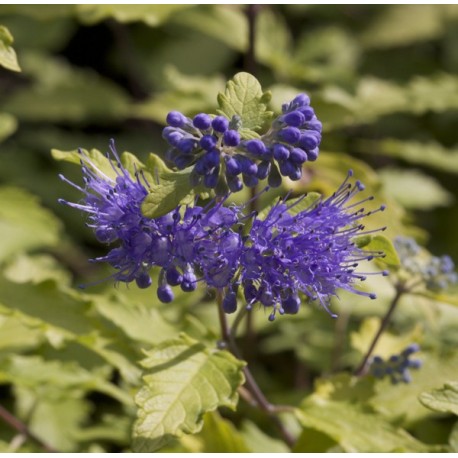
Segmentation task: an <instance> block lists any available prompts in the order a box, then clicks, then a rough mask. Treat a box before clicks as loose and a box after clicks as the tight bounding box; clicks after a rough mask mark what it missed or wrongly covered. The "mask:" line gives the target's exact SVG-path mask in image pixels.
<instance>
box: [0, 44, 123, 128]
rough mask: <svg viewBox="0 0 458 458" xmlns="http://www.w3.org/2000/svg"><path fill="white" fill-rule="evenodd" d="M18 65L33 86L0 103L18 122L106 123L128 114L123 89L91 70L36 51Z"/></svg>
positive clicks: (24, 56)
mask: <svg viewBox="0 0 458 458" xmlns="http://www.w3.org/2000/svg"><path fill="white" fill-rule="evenodd" d="M22 65H23V70H24V75H25V76H28V77H30V78H31V79H32V81H33V83H32V84H30V85H29V86H27V87H24V88H22V89H21V90H20V91H14V93H12V95H10V96H9V97H8V99H6V101H5V102H4V103H3V110H4V111H7V112H9V113H11V114H12V115H13V116H16V117H17V118H18V119H20V120H22V121H29V122H53V123H63V122H69V123H84V124H88V123H90V122H93V121H97V122H99V123H102V124H108V123H110V122H113V121H115V120H120V119H125V118H126V117H127V116H128V114H129V112H130V107H129V97H128V95H127V94H126V93H125V92H124V90H123V89H121V87H119V86H118V85H116V84H115V83H113V82H112V81H111V80H109V79H106V78H103V77H101V76H100V75H98V74H97V73H95V72H94V71H93V70H88V69H82V68H76V67H72V66H71V65H70V64H68V63H67V62H65V61H64V60H62V59H58V58H51V57H49V56H47V55H46V54H44V53H38V52H36V53H28V54H26V53H25V54H24V55H23V58H22Z"/></svg>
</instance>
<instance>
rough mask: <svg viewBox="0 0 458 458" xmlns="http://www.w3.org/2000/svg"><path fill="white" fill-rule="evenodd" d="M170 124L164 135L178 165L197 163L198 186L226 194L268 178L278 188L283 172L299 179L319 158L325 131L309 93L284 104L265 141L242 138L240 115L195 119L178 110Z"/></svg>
mask: <svg viewBox="0 0 458 458" xmlns="http://www.w3.org/2000/svg"><path fill="white" fill-rule="evenodd" d="M167 124H168V126H167V127H165V128H164V130H163V133H162V135H163V138H164V139H165V140H166V141H167V142H168V144H169V145H170V148H169V150H168V151H167V153H166V157H167V159H168V160H169V161H171V162H173V163H174V164H175V166H176V167H177V168H178V169H184V168H186V167H188V166H191V165H193V166H194V169H193V175H192V181H193V184H194V185H198V184H201V185H204V186H205V187H208V188H217V191H219V190H221V191H222V192H223V193H224V192H225V190H227V189H230V190H231V191H233V192H237V191H240V190H241V189H242V187H243V184H245V185H246V186H248V187H254V186H256V185H257V184H258V182H259V180H263V179H265V178H268V181H269V185H270V186H273V187H276V186H279V185H280V184H281V176H287V177H289V178H290V179H291V180H299V179H300V178H301V176H302V165H303V164H304V162H306V161H315V160H316V159H317V157H318V153H319V144H320V142H321V130H322V125H321V122H320V121H319V120H318V119H317V117H316V115H315V113H314V110H313V108H312V107H311V106H310V98H309V97H308V96H307V95H306V94H299V95H298V96H296V97H295V98H294V99H293V100H292V101H291V102H289V103H286V104H284V105H283V107H282V114H281V115H280V116H278V117H277V118H276V119H275V120H274V121H273V123H272V127H271V129H270V130H269V131H268V132H266V133H265V134H264V135H262V136H261V137H260V138H259V139H249V140H244V139H242V138H241V135H240V132H239V129H240V127H241V123H240V118H239V117H237V116H234V117H233V119H231V120H228V119H227V118H225V117H224V116H215V117H212V116H210V115H208V114H205V113H200V114H198V115H196V116H194V118H192V119H191V118H188V117H186V116H184V115H183V114H182V113H180V112H177V111H172V112H170V113H169V114H168V115H167Z"/></svg>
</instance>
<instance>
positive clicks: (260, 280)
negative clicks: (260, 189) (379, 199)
mask: <svg viewBox="0 0 458 458" xmlns="http://www.w3.org/2000/svg"><path fill="white" fill-rule="evenodd" d="M351 176H352V172H349V174H348V176H347V178H346V179H345V181H344V182H343V183H342V185H341V186H340V187H339V189H338V190H337V191H336V192H335V193H334V194H333V195H332V196H331V197H330V198H328V199H324V200H323V199H320V200H319V201H318V202H314V203H313V204H312V205H310V207H309V208H306V209H305V210H302V211H295V207H296V206H297V205H299V204H300V202H301V199H298V200H296V201H295V202H294V203H292V204H290V205H288V202H284V201H283V200H279V202H278V203H277V204H276V205H274V206H273V207H272V208H271V210H270V211H269V213H268V215H267V216H266V217H265V218H264V219H259V218H256V219H255V220H254V222H253V225H252V228H251V231H250V233H249V236H248V237H247V240H246V241H245V244H244V246H243V250H242V256H241V260H240V265H241V267H242V270H241V275H240V279H239V280H238V281H240V282H241V284H242V286H243V291H244V296H245V299H246V301H247V304H248V305H249V306H250V305H252V304H254V303H256V302H259V303H261V304H262V305H263V306H264V307H267V308H271V313H270V315H269V319H270V320H274V319H275V315H276V313H277V312H278V313H280V314H283V313H287V314H293V313H297V312H298V310H299V307H300V304H301V299H300V294H299V293H302V294H303V295H304V296H306V297H307V298H309V299H310V300H318V301H319V302H320V303H321V305H322V306H323V307H324V308H325V309H326V310H328V311H329V308H328V307H329V302H330V299H331V298H332V297H333V296H337V290H338V289H339V288H341V289H345V290H347V291H350V292H352V293H355V294H359V295H363V296H367V297H369V298H371V299H375V294H373V293H368V292H365V291H360V290H358V289H356V288H355V287H354V284H355V283H357V282H361V281H364V280H365V279H366V276H367V275H372V274H371V273H361V272H357V271H356V268H357V267H358V264H359V263H360V262H361V261H363V260H371V259H373V258H374V257H381V256H383V255H384V254H383V253H381V252H370V251H363V250H362V249H360V248H358V247H356V246H355V244H354V243H353V241H352V240H353V238H354V237H355V236H356V235H362V234H365V233H368V232H364V226H363V225H362V224H360V221H361V220H362V219H363V218H364V217H365V216H368V215H369V214H373V213H375V212H377V211H383V210H384V208H385V207H384V206H382V207H380V208H379V209H378V210H375V211H372V212H365V210H364V208H362V207H361V206H360V204H361V203H362V202H364V201H365V200H367V199H365V200H364V201H362V202H358V203H353V204H349V201H350V200H351V199H352V198H353V197H354V196H355V195H356V194H357V193H359V192H360V191H362V190H363V189H364V186H363V185H362V184H361V183H360V182H358V181H357V182H356V183H355V184H354V185H351V184H350V183H349V182H348V180H349V178H350V177H351ZM304 197H305V196H304ZM370 199H371V198H369V200H370ZM382 230H383V229H382ZM377 273H379V274H382V275H388V272H387V271H383V272H377Z"/></svg>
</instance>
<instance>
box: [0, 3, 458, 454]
mask: <svg viewBox="0 0 458 458" xmlns="http://www.w3.org/2000/svg"><path fill="white" fill-rule="evenodd" d="M256 14H257V19H256V29H255V31H256V35H255V38H256V40H255V56H256V62H257V66H256V76H257V78H258V79H259V81H260V82H261V83H262V85H263V88H264V90H267V89H269V90H271V91H272V96H273V97H272V108H273V109H274V110H275V111H279V110H280V107H281V104H282V103H283V102H285V101H287V100H289V99H290V98H291V97H292V96H294V95H296V94H297V93H299V92H307V93H309V94H310V95H311V97H312V106H313V107H314V108H315V110H316V113H317V115H318V117H319V119H320V120H322V122H323V124H324V136H323V143H322V148H321V151H322V153H321V155H320V158H319V160H318V161H317V163H314V164H312V165H310V166H307V167H306V170H305V173H304V179H303V180H301V181H300V182H296V183H292V182H289V183H286V184H285V186H284V189H287V188H293V189H294V190H295V192H297V193H302V192H304V191H309V190H317V191H321V192H323V193H325V194H329V193H330V192H332V191H333V190H334V189H335V188H336V186H337V185H338V184H339V183H340V182H341V181H342V179H343V177H344V176H345V174H346V172H347V170H348V169H349V168H352V169H354V171H355V176H356V177H357V178H358V179H360V180H361V181H363V182H364V183H365V184H366V185H367V193H368V194H369V193H371V194H375V195H376V203H375V204H374V205H379V204H380V203H381V202H385V203H387V204H388V210H387V212H385V213H383V214H378V215H377V217H374V220H373V222H372V224H373V225H374V227H378V226H384V225H388V230H387V235H388V236H389V237H394V236H395V235H398V234H404V235H412V236H414V237H416V238H417V240H419V241H420V242H422V243H423V244H425V245H426V246H427V248H428V249H429V250H430V251H431V252H433V253H436V254H443V253H448V254H450V255H451V256H452V257H453V258H454V259H455V260H458V241H457V237H456V234H457V232H458V211H457V210H458V186H457V176H458V144H457V138H458V137H457V128H456V126H457V125H458V76H457V74H458V7H457V6H455V5H421V6H413V5H385V6H376V5H373V6H371V5H366V6H361V5H348V6H343V5H342V6H317V5H281V6H280V5H279V6H258V7H257V13H256ZM0 25H2V26H4V28H2V29H0V66H1V67H3V68H1V67H0V142H1V143H0V184H1V187H0V238H1V242H0V263H2V264H1V265H2V276H1V280H0V281H1V284H0V358H1V361H2V362H1V365H0V383H1V384H2V387H1V394H2V395H3V396H2V398H4V399H6V403H7V405H8V406H10V408H11V410H13V411H15V412H16V414H17V415H18V416H19V417H20V418H22V419H23V420H24V421H26V422H27V423H28V424H29V426H30V427H31V428H32V430H33V431H35V432H36V434H37V435H39V436H40V437H42V438H44V439H45V441H46V442H47V443H49V444H51V445H52V446H53V447H56V448H58V449H60V450H63V451H104V450H107V451H113V450H115V451H116V450H121V449H124V448H126V447H128V446H129V441H130V432H129V428H130V424H131V422H132V419H133V416H134V410H133V404H132V400H131V394H132V390H133V388H132V387H134V386H136V383H138V377H139V373H140V372H139V371H140V369H139V367H138V366H137V365H136V361H138V360H139V359H140V358H141V352H140V349H141V348H145V347H148V346H151V345H155V344H157V343H158V342H161V341H162V340H164V339H167V338H169V337H171V336H174V335H175V334H176V333H177V332H178V331H180V330H185V331H186V332H187V333H188V334H190V335H191V336H194V337H199V338H205V339H209V341H212V339H213V340H214V339H215V336H216V335H217V332H218V326H217V322H216V314H215V313H214V302H213V301H214V298H213V297H211V295H209V294H205V292H203V291H198V292H197V293H195V294H190V295H186V296H185V295H181V296H180V297H179V298H178V299H177V301H176V306H175V307H173V308H172V307H170V306H165V305H163V304H157V303H156V301H155V298H154V297H153V296H154V294H153V293H152V292H151V291H149V290H148V291H146V292H144V291H139V290H137V289H135V288H132V289H131V290H129V291H125V289H124V288H121V290H120V291H114V290H112V286H111V285H110V284H108V285H107V284H102V285H100V286H98V287H95V288H94V289H92V290H90V293H91V294H85V293H81V292H79V291H75V290H74V289H72V288H71V285H72V284H76V283H78V282H86V283H88V282H92V281H94V280H97V279H99V278H103V277H104V275H105V273H109V272H108V271H105V272H103V271H102V269H100V268H99V267H97V268H95V267H94V266H91V265H89V264H88V263H87V261H86V259H87V258H88V257H93V256H94V255H96V254H98V253H101V252H102V249H101V247H100V246H99V245H98V244H96V242H95V239H94V238H93V236H92V235H91V234H90V232H89V230H88V229H87V228H85V227H84V224H83V221H82V220H81V217H80V215H79V214H78V213H77V212H73V211H69V210H68V209H67V208H63V207H60V206H58V204H57V198H58V197H63V198H65V199H68V200H78V199H79V196H78V195H77V194H76V192H74V190H73V189H70V188H69V187H68V186H66V185H64V184H63V183H61V182H60V181H59V180H58V178H57V175H58V173H63V174H65V175H66V176H67V177H68V178H70V179H72V180H74V181H76V182H80V171H79V170H78V168H77V167H74V166H72V165H71V164H67V163H63V162H55V161H54V160H53V159H52V157H51V154H50V151H51V149H52V148H55V149H58V150H64V151H66V150H74V149H75V148H77V147H83V148H86V149H91V148H97V149H99V150H101V151H106V150H107V146H108V139H109V138H115V139H116V143H117V146H118V150H119V151H130V152H132V153H135V154H137V155H138V156H139V157H140V159H145V158H146V157H147V154H148V153H150V152H155V153H157V154H159V155H161V154H162V153H163V152H164V148H165V142H164V141H163V140H162V138H161V128H162V127H163V125H164V122H165V116H166V114H167V112H168V111H170V110H174V109H176V110H180V111H182V112H184V113H185V114H187V115H193V114H196V113H198V112H201V111H205V112H214V110H215V106H216V95H217V93H218V92H220V91H222V90H223V89H224V85H225V82H226V80H227V79H229V78H231V77H232V76H233V75H234V74H235V73H237V72H238V71H241V70H247V71H250V70H253V69H250V68H247V62H246V59H245V55H246V53H247V50H248V22H247V17H246V14H245V10H244V7H243V6H240V5H233V6H228V5H60V6H59V5H41V6H33V5H19V6H17V5H1V6H0ZM5 28H6V29H5ZM8 31H9V32H10V34H11V35H12V37H13V38H14V42H12V41H11V35H10V34H9V33H8ZM11 47H13V49H14V50H15V51H16V53H17V62H16V60H15V58H14V51H13V50H12V48H11ZM19 67H20V68H19ZM19 70H21V71H20V72H19ZM245 197H246V196H244V195H243V193H241V194H240V196H235V198H236V199H240V200H242V199H244V198H245ZM369 287H372V288H373V289H375V290H376V291H377V292H378V293H379V296H380V299H378V300H377V301H374V302H370V303H368V302H367V301H365V300H363V299H361V298H357V299H356V300H355V299H354V298H348V297H347V296H346V295H343V296H342V301H341V302H340V303H339V304H336V307H337V308H338V310H339V313H340V316H341V318H342V319H341V320H340V321H338V322H337V324H336V322H335V321H332V320H331V319H330V318H329V316H328V315H327V314H326V313H325V312H323V311H321V310H316V308H313V307H312V308H307V309H305V310H303V311H302V312H301V315H300V316H298V317H292V318H290V317H282V318H281V319H279V320H277V322H276V323H274V324H271V323H268V322H267V320H266V317H265V316H264V314H263V313H258V314H257V316H256V325H257V329H258V331H259V333H260V340H259V342H258V343H259V345H258V347H259V348H258V354H257V356H256V358H257V361H258V362H257V363H254V364H255V366H256V368H255V371H256V373H257V375H258V377H259V378H260V380H261V384H263V385H264V387H265V388H266V390H267V391H268V392H269V395H270V396H272V397H273V398H275V399H277V400H278V402H282V403H283V402H291V403H297V402H298V401H299V400H300V399H302V398H303V397H304V395H305V393H307V392H309V391H310V390H311V389H312V382H313V380H314V379H315V378H316V377H317V376H318V375H323V374H329V373H330V372H332V371H335V370H339V369H344V368H347V369H348V368H349V367H352V366H354V365H355V364H356V363H357V361H358V359H359V358H360V356H361V354H362V353H364V351H365V348H367V345H368V344H369V342H370V337H371V336H372V335H373V333H374V332H375V331H374V330H375V329H376V324H377V320H379V319H380V316H382V315H383V313H384V311H385V309H386V305H387V303H388V301H389V300H390V297H391V295H392V287H391V286H390V283H389V280H386V279H377V280H374V281H373V282H372V284H370V285H369V286H368V288H369ZM456 303H457V300H456V296H454V297H452V295H450V296H449V297H448V298H447V300H445V301H441V300H440V299H439V298H437V297H436V298H433V299H428V298H419V297H407V298H406V300H405V301H404V302H403V304H402V305H403V307H402V308H401V309H400V310H399V313H398V314H397V316H396V317H395V321H394V326H393V329H392V331H393V334H390V335H388V339H387V340H385V341H384V342H383V341H382V343H381V344H380V348H379V353H381V354H382V353H384V352H385V353H386V354H387V355H388V356H389V354H391V353H390V351H393V352H395V351H399V350H400V349H402V348H403V346H405V344H406V343H409V342H410V341H412V340H414V341H420V342H422V345H423V346H424V348H425V349H426V351H425V354H424V360H425V368H424V369H422V370H421V371H420V372H419V373H416V374H415V380H414V382H413V384H412V385H410V386H408V387H390V386H388V385H387V384H384V382H379V383H378V384H377V386H376V387H375V388H374V390H375V392H374V393H373V395H372V397H370V401H368V404H367V405H370V408H371V409H372V410H371V412H375V413H377V414H380V415H381V416H380V417H377V418H376V423H375V425H376V426H377V427H379V428H385V427H386V425H388V424H390V425H395V426H396V427H402V428H406V430H408V431H409V432H410V433H411V434H413V435H414V436H415V437H417V438H420V440H421V441H422V442H421V444H423V445H424V444H439V443H440V444H445V443H448V442H449V441H450V444H452V445H451V446H452V447H453V443H454V444H455V445H454V446H455V447H457V446H458V445H457V442H458V440H457V437H458V428H457V427H456V426H455V427H454V429H453V422H452V420H451V419H450V418H449V417H447V416H445V415H444V414H443V413H442V414H433V413H432V412H431V411H429V410H427V409H426V408H425V407H423V406H422V405H421V404H419V403H418V400H417V396H418V394H419V393H420V392H421V391H422V390H426V389H430V388H432V387H440V386H441V384H442V383H443V382H444V381H447V380H449V379H452V378H455V379H457V378H458V374H457V370H456V368H457V367H458V359H457V358H458V352H457V350H456V344H457V343H458V338H457V334H456V330H457V328H458V314H457V309H456ZM449 304H455V306H453V305H449ZM342 320H343V321H342ZM374 320H375V321H374ZM342 322H343V323H344V324H342ZM202 323H204V324H205V326H204V325H202ZM339 323H340V324H339ZM374 323H375V325H374ZM415 323H416V324H415ZM350 332H351V333H352V338H351V340H350V339H349V338H348V335H349V333H350ZM390 337H391V340H390ZM298 343H300V345H298ZM248 356H249V355H248ZM292 366H294V367H295V371H291V370H290V368H291V367H292ZM113 374H115V377H113ZM272 374H275V376H274V377H273V376H272ZM339 383H343V382H342V381H340V382H339ZM290 386H294V387H295V389H294V390H291V389H290V388H288V387H290ZM321 395H323V393H321ZM317 396H318V397H319V396H320V392H319V391H318V392H317V393H315V397H317ZM323 399H326V402H329V403H330V410H329V412H330V413H329V418H320V412H318V411H317V412H316V417H313V414H312V413H311V414H310V415H309V417H308V418H307V420H306V421H304V422H302V426H301V427H302V428H303V429H302V432H301V436H300V437H301V439H300V440H299V442H298V445H297V446H296V449H295V451H310V450H309V449H308V447H310V443H312V444H313V443H315V444H318V445H316V447H315V449H314V450H313V451H325V450H331V449H332V450H343V451H389V448H390V447H391V449H397V450H404V449H405V450H408V451H424V450H425V448H423V449H422V447H423V445H421V446H419V445H418V444H417V443H416V444H414V445H412V444H413V443H411V442H409V441H407V440H406V439H405V438H404V436H402V437H401V436H399V437H398V436H397V435H396V434H397V433H396V432H395V429H393V431H391V430H390V434H391V435H388V436H389V437H388V436H387V437H386V438H385V442H386V441H388V443H390V444H391V442H390V440H392V444H391V445H390V446H387V447H386V448H385V449H384V448H383V446H382V445H380V444H379V443H375V442H374V441H371V438H370V434H369V432H368V433H367V434H364V431H363V433H360V436H358V437H359V439H358V437H357V440H355V441H354V442H351V441H350V442H348V440H347V439H348V438H347V439H345V440H343V439H342V438H341V437H340V436H339V434H337V433H335V430H332V428H331V429H326V428H324V429H323V427H322V426H320V425H322V423H323V421H325V422H330V421H332V419H333V418H336V417H338V416H339V415H343V414H344V412H348V405H347V401H345V402H343V401H342V399H334V398H332V395H329V393H328V394H327V395H323ZM310 402H311V401H308V403H309V404H310ZM323 402H324V401H323ZM348 402H349V401H348ZM358 402H359V401H358ZM306 404H307V403H306ZM307 405H308V404H307ZM358 405H359V404H358ZM367 405H366V404H365V406H366V407H365V408H367ZM308 408H309V409H310V412H313V408H312V407H310V405H309V407H308ZM246 409H248V408H246ZM358 409H359V407H358ZM248 410H249V409H248ZM315 410H317V409H315ZM352 412H353V411H352ZM249 413H250V414H252V412H249ZM375 413H374V414H371V417H370V418H369V415H368V418H366V417H365V416H364V415H366V414H365V413H362V412H361V411H360V410H356V407H355V412H354V414H355V415H354V423H352V421H353V420H349V422H350V427H349V428H350V430H351V429H352V428H354V431H357V430H358V431H360V430H361V425H363V424H365V423H366V422H367V421H369V422H370V421H372V420H373V418H372V417H373V416H375ZM225 414H226V412H225ZM231 415H232V417H231V416H230V415H229V417H230V418H231V419H232V421H233V422H234V424H236V425H238V426H237V428H238V431H235V430H234V431H233V430H232V429H233V428H234V426H233V423H230V422H228V421H227V420H223V419H222V418H221V417H220V416H219V414H216V413H213V414H208V417H207V419H206V421H205V426H204V430H203V432H202V433H200V435H198V436H196V437H192V438H189V437H188V438H185V439H184V440H183V441H182V442H180V443H177V444H176V447H175V448H174V449H173V448H172V449H173V450H186V451H226V450H238V451H245V450H248V451H267V450H269V451H274V450H276V451H284V450H285V449H284V446H283V445H282V444H281V443H280V442H278V441H276V440H274V439H272V438H270V437H268V435H267V434H269V427H268V426H266V425H264V424H263V423H262V421H263V420H262V419H256V418H255V420H256V425H257V426H256V425H255V423H254V422H252V421H251V420H243V421H242V420H240V418H243V417H242V415H243V409H242V414H241V415H240V416H239V417H237V416H236V415H235V414H231ZM226 416H227V414H226ZM44 418H46V420H43V419H44ZM314 418H315V420H313V419H314ZM352 418H353V417H352ZM377 422H378V423H377ZM260 425H261V426H260ZM301 427H300V426H299V425H298V424H294V425H292V426H291V428H292V429H293V430H294V429H295V428H296V430H297V432H299V431H300V428H301ZM390 427H391V428H394V426H390ZM231 428H232V429H231ZM396 431H397V430H396ZM13 436H14V435H13V433H12V431H9V430H4V429H3V428H0V440H1V443H2V444H3V445H2V446H4V449H5V450H12V449H14V447H16V449H17V450H20V451H27V450H29V451H34V450H36V445H34V444H33V443H26V444H22V443H20V444H19V445H18V446H17V444H16V443H13V445H11V444H12V442H11V441H12V439H11V438H12V437H13ZM409 437H410V436H409ZM449 438H450V439H449ZM409 440H410V439H409ZM412 440H413V439H412ZM453 441H454V442H453ZM418 443H420V441H418ZM424 447H426V445H424ZM263 448H264V449H263Z"/></svg>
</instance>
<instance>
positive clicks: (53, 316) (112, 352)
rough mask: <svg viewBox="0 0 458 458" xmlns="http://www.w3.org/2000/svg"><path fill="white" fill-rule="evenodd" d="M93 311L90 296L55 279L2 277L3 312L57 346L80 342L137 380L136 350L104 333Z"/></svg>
mask: <svg viewBox="0 0 458 458" xmlns="http://www.w3.org/2000/svg"><path fill="white" fill-rule="evenodd" d="M92 311H93V307H92V305H91V300H90V296H84V295H82V294H78V293H77V292H74V291H71V290H65V291H63V290H62V289H61V288H60V287H59V285H58V284H57V283H56V282H55V281H54V280H46V281H43V282H41V283H38V284H32V283H13V282H11V281H9V280H7V279H6V278H2V277H0V314H2V315H6V316H11V317H13V318H18V319H20V320H21V322H22V323H24V324H25V325H27V326H29V327H31V328H33V329H39V330H40V331H41V332H42V335H44V336H45V337H46V339H47V340H48V341H49V342H50V344H51V345H52V346H54V347H57V348H58V347H60V346H62V345H64V344H65V342H66V341H72V342H76V343H77V344H79V345H82V346H83V347H85V348H87V349H88V350H90V351H91V352H94V353H96V354H97V355H99V356H100V357H101V358H103V359H104V360H106V361H107V362H109V363H110V364H111V365H112V366H114V367H116V368H117V369H118V370H119V371H120V373H121V374H122V376H123V377H124V378H125V379H126V380H127V381H128V382H130V383H135V382H137V380H138V377H139V375H140V374H139V372H140V371H139V369H138V367H137V366H136V365H135V364H134V363H132V362H131V361H130V359H131V358H133V357H135V356H136V353H134V352H133V351H132V350H131V351H129V350H128V349H126V348H125V342H122V343H121V342H119V343H117V342H114V341H113V340H112V339H110V338H109V337H108V336H107V335H104V334H103V333H102V332H101V329H102V328H103V323H101V322H100V321H99V320H98V319H97V318H96V317H94V316H93V313H92Z"/></svg>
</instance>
